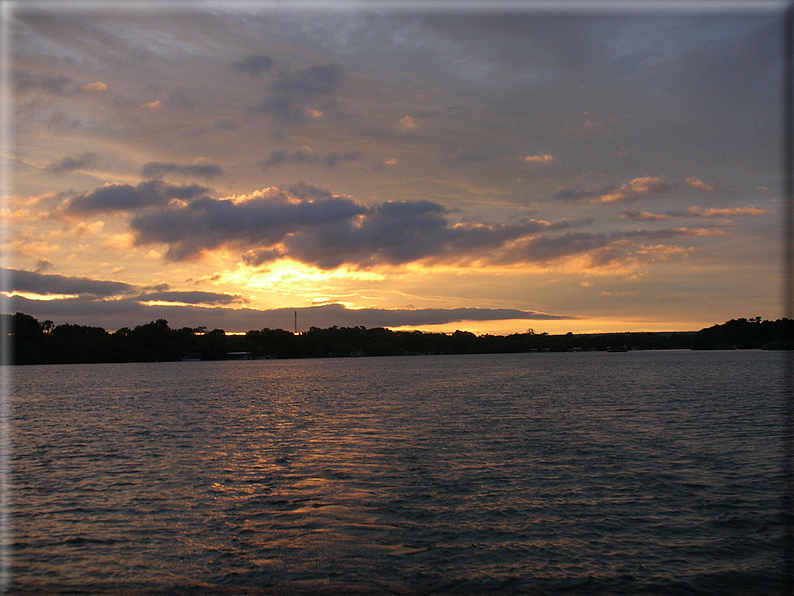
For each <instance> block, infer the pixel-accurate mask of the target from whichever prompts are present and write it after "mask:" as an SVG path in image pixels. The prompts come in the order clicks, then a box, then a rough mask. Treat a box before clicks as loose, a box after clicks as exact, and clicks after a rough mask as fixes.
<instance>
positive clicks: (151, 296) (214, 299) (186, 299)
mask: <svg viewBox="0 0 794 596" xmlns="http://www.w3.org/2000/svg"><path fill="white" fill-rule="evenodd" d="M135 300H137V301H139V302H179V303H183V304H239V303H243V302H248V300H245V299H244V298H243V297H242V296H239V295H234V296H232V295H230V294H217V293H215V292H200V291H187V292H179V291H168V292H166V291H161V292H147V293H143V294H141V295H139V296H136V297H135Z"/></svg>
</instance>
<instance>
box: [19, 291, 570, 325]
mask: <svg viewBox="0 0 794 596" xmlns="http://www.w3.org/2000/svg"><path fill="white" fill-rule="evenodd" d="M4 305H5V308H6V309H7V310H8V311H9V312H15V311H19V312H24V313H26V314H29V315H31V316H34V317H36V318H47V319H52V320H55V321H56V324H60V323H61V322H67V321H68V322H69V323H72V324H79V325H99V326H101V327H103V328H104V329H107V330H116V329H119V328H121V327H135V326H137V325H141V324H144V323H145V322H147V321H154V320H157V319H165V320H167V321H168V324H169V326H170V327H171V328H172V329H179V328H182V327H190V328H195V327H198V326H200V325H212V326H215V327H219V328H223V329H225V330H226V331H238V332H242V331H250V330H258V329H263V328H270V329H286V330H292V328H293V324H294V315H295V311H296V310H297V313H298V326H299V328H300V329H308V328H309V327H320V328H328V327H332V326H333V325H337V326H340V327H356V326H364V327H367V328H375V327H404V326H425V325H443V324H447V323H457V322H463V321H504V320H515V319H522V320H573V319H576V318H577V317H575V316H565V315H555V314H548V313H544V312H539V311H534V310H519V309H491V308H451V309H440V308H438V309H375V308H364V309H347V308H345V307H344V306H343V305H341V304H327V305H323V306H314V307H307V308H298V309H293V308H279V309H269V310H257V309H252V308H224V307H219V306H214V307H202V306H176V305H144V304H141V303H140V302H137V301H136V300H131V299H120V300H89V299H84V298H67V299H56V300H31V299H28V298H24V297H21V296H14V297H12V298H10V299H8V300H6V301H4Z"/></svg>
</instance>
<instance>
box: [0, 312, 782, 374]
mask: <svg viewBox="0 0 794 596" xmlns="http://www.w3.org/2000/svg"><path fill="white" fill-rule="evenodd" d="M2 316H3V317H4V318H5V321H4V322H5V323H6V324H7V325H8V327H7V328H8V329H10V330H11V339H12V341H13V357H14V360H13V361H14V363H16V364H67V363H93V362H96V363H99V362H166V361H176V360H182V359H183V358H191V359H201V360H225V359H229V358H235V359H239V358H328V357H351V356H410V355H424V354H485V353H497V354H499V353H518V352H534V351H537V352H563V351H604V350H607V349H608V348H609V349H611V350H615V349H617V350H623V349H625V350H669V349H694V350H720V349H732V348H736V349H748V348H761V349H772V350H791V349H794V321H792V320H789V319H780V320H777V321H762V320H761V319H760V317H756V318H753V319H738V320H731V321H728V322H727V323H723V324H722V325H714V326H713V327H708V328H706V329H701V330H700V331H697V332H673V333H670V332H668V333H605V334H603V333H602V334H573V333H567V334H565V335H549V334H547V333H534V332H532V331H530V332H527V333H515V334H512V335H505V336H501V335H479V336H478V335H475V334H473V333H470V332H468V331H455V332H454V333H451V334H447V333H423V332H420V331H391V330H390V329H384V328H372V329H367V328H365V327H341V328H340V327H330V328H327V329H319V328H317V327H312V328H311V329H309V331H307V332H305V333H301V334H298V335H296V334H293V333H291V332H289V331H285V330H283V329H261V330H258V331H249V332H248V333H246V334H245V335H226V333H225V332H224V330H223V329H213V330H210V331H207V330H206V328H204V327H199V328H196V329H191V328H189V327H183V328H182V329H171V328H170V327H169V326H168V321H166V320H165V319H158V320H157V321H152V322H150V323H146V324H144V325H139V326H137V327H135V328H134V329H129V328H123V329H119V330H118V331H116V332H114V333H110V332H108V331H105V330H104V329H102V328H101V327H86V326H82V325H71V324H63V325H57V326H55V325H54V324H53V323H52V321H43V322H39V321H38V320H37V319H35V318H33V317H32V316H30V315H27V314H24V313H16V314H15V315H2Z"/></svg>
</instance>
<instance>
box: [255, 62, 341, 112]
mask: <svg viewBox="0 0 794 596" xmlns="http://www.w3.org/2000/svg"><path fill="white" fill-rule="evenodd" d="M342 79H343V73H342V69H341V68H340V67H339V66H337V65H335V64H323V65H316V66H310V67H308V68H306V69H303V70H301V71H300V72H298V73H288V72H286V71H284V72H282V73H281V74H280V75H279V76H278V77H276V78H275V79H274V80H273V82H272V83H271V84H270V85H269V86H268V91H269V93H268V95H267V96H266V97H265V99H264V100H263V101H262V103H261V104H260V105H259V106H258V107H257V108H256V110H257V111H260V112H264V113H267V114H271V115H273V116H275V117H277V118H280V119H282V120H287V121H290V120H292V121H302V120H306V119H307V118H308V116H307V110H308V108H309V105H308V102H319V104H318V105H319V106H321V107H324V108H325V109H328V108H329V107H333V106H334V105H335V103H334V102H333V101H332V99H331V98H332V96H333V94H334V93H335V92H336V91H338V90H339V89H340V88H341V86H342ZM313 107H315V108H316V107H318V106H313Z"/></svg>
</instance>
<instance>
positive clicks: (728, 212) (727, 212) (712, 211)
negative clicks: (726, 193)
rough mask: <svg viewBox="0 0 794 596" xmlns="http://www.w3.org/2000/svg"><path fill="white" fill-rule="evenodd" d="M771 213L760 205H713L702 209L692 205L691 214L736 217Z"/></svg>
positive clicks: (696, 215)
mask: <svg viewBox="0 0 794 596" xmlns="http://www.w3.org/2000/svg"><path fill="white" fill-rule="evenodd" d="M767 213H769V211H768V210H767V209H759V208H758V207H752V206H748V207H729V208H723V209H717V208H714V207H711V208H709V209H700V208H699V207H690V208H689V214H690V215H692V216H695V217H734V216H737V215H749V216H758V215H766V214H767Z"/></svg>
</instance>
